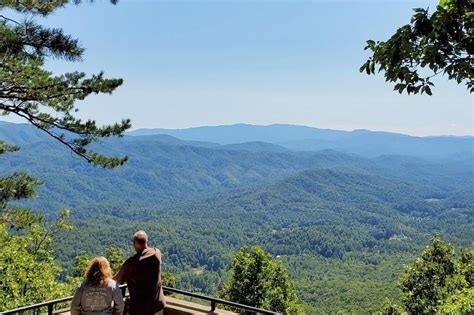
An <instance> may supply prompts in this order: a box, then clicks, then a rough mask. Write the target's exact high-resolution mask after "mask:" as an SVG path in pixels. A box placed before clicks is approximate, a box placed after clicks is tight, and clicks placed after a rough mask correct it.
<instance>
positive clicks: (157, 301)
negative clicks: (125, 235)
mask: <svg viewBox="0 0 474 315" xmlns="http://www.w3.org/2000/svg"><path fill="white" fill-rule="evenodd" d="M133 247H134V248H135V251H136V252H137V254H136V255H134V256H132V257H130V258H129V259H127V260H126V261H125V262H124V264H123V265H122V267H121V268H120V270H119V272H118V273H117V274H116V275H115V277H114V280H115V281H117V282H118V283H120V284H122V283H127V285H128V291H129V292H130V309H129V314H131V315H155V314H159V315H162V314H163V309H164V308H165V306H166V303H165V296H164V294H163V288H162V287H161V252H160V250H159V249H157V248H152V247H148V236H147V234H146V233H145V231H138V232H136V233H135V234H134V235H133Z"/></svg>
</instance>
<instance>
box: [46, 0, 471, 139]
mask: <svg viewBox="0 0 474 315" xmlns="http://www.w3.org/2000/svg"><path fill="white" fill-rule="evenodd" d="M436 3H437V1H404V0H399V1H382V0H379V1H375V0H373V1H363V0H359V1H358V0H353V1H337V0H335V1H298V0H293V1H269V0H267V1H266V0H260V1H245V0H235V1H217V0H216V1H198V0H194V1H176V0H175V1H140V0H135V1H131V0H130V1H125V0H122V1H120V2H119V4H118V5H117V6H113V5H110V4H109V3H108V2H107V1H105V0H103V1H96V3H95V4H89V3H86V4H82V5H79V6H69V7H67V8H65V9H61V10H59V11H57V12H56V13H55V14H54V15H52V16H50V17H48V18H47V19H46V20H42V19H39V21H40V22H42V23H44V24H48V25H51V26H55V27H62V28H64V29H65V31H66V32H68V33H70V34H72V35H74V36H76V37H78V38H79V39H80V41H81V43H82V44H83V46H84V47H85V48H86V54H85V58H84V61H83V62H81V63H66V62H62V61H54V62H49V63H48V64H47V67H48V68H49V69H51V70H52V71H54V72H57V73H61V72H65V71H71V70H81V71H85V72H87V73H94V72H98V71H100V70H104V71H105V73H106V75H107V76H110V77H122V78H123V79H124V80H125V83H124V85H123V86H122V87H121V88H120V89H119V90H117V91H116V92H115V93H114V94H113V95H112V96H94V97H91V98H89V99H87V100H86V101H84V102H83V104H81V105H80V106H81V111H80V115H81V116H83V117H94V118H96V119H97V121H99V122H101V123H108V122H113V121H115V120H118V119H120V118H122V117H128V118H131V119H132V123H133V127H134V129H136V128H143V127H147V128H151V127H160V128H185V127H192V126H200V125H221V124H233V123H242V122H243V123H252V124H272V123H290V124H300V125H308V126H316V127H321V128H332V129H345V130H352V129H358V128H365V129H371V130H386V131H394V132H402V133H408V134H413V135H438V134H456V135H466V134H469V135H470V134H472V133H473V129H472V125H473V121H474V114H473V104H472V97H471V96H470V95H469V93H468V92H467V90H466V89H465V87H464V86H462V85H457V84H455V83H454V82H448V81H447V80H446V79H444V78H440V79H439V80H437V81H435V82H436V83H437V86H436V88H435V90H434V95H433V96H432V97H428V96H405V95H399V94H398V93H395V92H393V91H392V87H391V86H390V85H388V84H385V82H384V79H383V77H382V76H376V77H373V76H372V77H369V76H366V75H362V74H359V72H358V68H359V66H360V65H361V64H362V63H363V62H364V61H365V58H366V57H367V53H366V52H364V51H363V47H364V44H365V40H367V39H375V40H377V39H379V40H383V39H387V38H388V36H389V35H390V34H392V33H393V32H394V31H395V30H396V28H397V27H398V26H401V25H402V24H405V23H407V22H408V21H409V19H410V17H411V12H412V11H411V9H412V8H414V7H428V6H429V7H432V8H434V7H435V5H436Z"/></svg>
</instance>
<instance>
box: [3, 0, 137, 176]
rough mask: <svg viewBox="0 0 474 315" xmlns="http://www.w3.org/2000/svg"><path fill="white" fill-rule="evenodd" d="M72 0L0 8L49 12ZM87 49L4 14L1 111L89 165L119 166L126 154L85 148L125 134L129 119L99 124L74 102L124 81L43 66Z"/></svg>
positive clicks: (25, 0) (18, 2)
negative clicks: (80, 111) (84, 116)
mask: <svg viewBox="0 0 474 315" xmlns="http://www.w3.org/2000/svg"><path fill="white" fill-rule="evenodd" d="M68 2H69V1H66V0H57V1H33V0H15V1H13V0H12V1H2V4H0V9H4V8H10V9H13V10H17V11H18V12H20V13H29V14H33V15H36V14H40V15H43V16H46V15H48V14H51V13H52V12H54V11H55V10H56V9H58V8H60V7H62V6H64V5H66V4H67V3H68ZM74 2H75V3H79V2H80V1H77V0H76V1H74ZM113 2H116V1H113ZM0 13H1V12H0ZM83 53H84V48H83V47H81V46H80V45H79V42H78V40H77V39H74V38H72V37H71V36H69V35H66V34H64V32H63V31H62V30H61V29H53V28H45V27H43V26H41V25H38V24H36V23H35V22H34V21H32V20H25V21H22V22H19V21H16V20H13V19H11V18H8V17H6V16H4V15H2V14H0V113H1V114H2V115H10V114H13V115H17V116H19V117H22V118H24V119H25V120H26V121H28V122H29V123H31V124H32V125H33V126H35V127H37V128H39V129H40V130H43V131H44V132H46V133H47V134H48V135H49V136H51V137H52V138H54V139H55V140H57V141H59V142H60V143H62V144H64V145H65V146H66V147H68V148H69V149H70V150H71V151H72V152H73V153H75V154H76V155H78V156H80V157H82V158H84V159H86V160H87V161H88V162H90V163H93V164H95V165H101V166H103V167H114V166H117V165H121V164H123V163H124V162H125V161H126V160H127V158H126V157H122V158H116V157H107V156H104V155H102V154H99V153H97V152H94V151H91V150H89V149H88V148H87V146H88V145H89V144H91V143H92V142H97V141H99V140H100V139H101V138H104V137H110V136H121V135H122V134H123V132H124V131H125V130H126V129H128V128H129V127H130V126H131V125H130V120H128V119H125V120H122V122H121V123H116V124H113V125H106V126H103V127H99V126H97V124H96V122H95V121H94V120H87V121H82V120H81V119H79V118H77V117H76V116H75V113H76V112H77V111H78V108H77V106H76V104H75V101H77V100H83V99H85V98H86V97H88V96H89V95H91V94H99V93H108V94H110V93H112V92H113V91H114V90H115V89H116V88H117V87H119V86H120V85H121V84H122V82H123V81H122V79H106V78H104V74H103V73H102V72H100V73H98V74H95V75H92V76H90V77H87V76H86V74H85V73H82V72H72V73H65V74H63V75H54V74H52V73H51V72H49V71H46V70H44V69H43V64H44V62H45V60H46V58H47V57H52V58H62V59H65V60H69V61H79V60H81V59H82V55H83Z"/></svg>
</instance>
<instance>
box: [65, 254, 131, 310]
mask: <svg viewBox="0 0 474 315" xmlns="http://www.w3.org/2000/svg"><path fill="white" fill-rule="evenodd" d="M123 308H124V303H123V297H122V293H121V292H120V288H119V286H118V285H117V283H116V282H115V281H114V280H112V271H111V270H110V265H109V262H108V261H107V259H106V258H105V257H95V258H94V259H92V261H91V263H90V264H89V267H88V268H87V271H86V279H85V280H84V282H83V283H82V284H81V285H80V286H79V287H78V288H77V290H76V293H75V294H74V297H73V299H72V302H71V315H92V314H93V315H102V314H114V315H122V314H123Z"/></svg>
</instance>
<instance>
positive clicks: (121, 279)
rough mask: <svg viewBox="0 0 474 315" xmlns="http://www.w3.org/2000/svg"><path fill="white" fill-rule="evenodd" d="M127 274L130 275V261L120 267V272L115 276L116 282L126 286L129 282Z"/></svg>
mask: <svg viewBox="0 0 474 315" xmlns="http://www.w3.org/2000/svg"><path fill="white" fill-rule="evenodd" d="M127 274H128V260H127V261H125V262H124V263H123V265H122V267H120V270H119V271H118V272H117V274H116V275H115V276H114V280H115V281H116V282H117V283H118V284H124V283H125V282H127Z"/></svg>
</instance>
